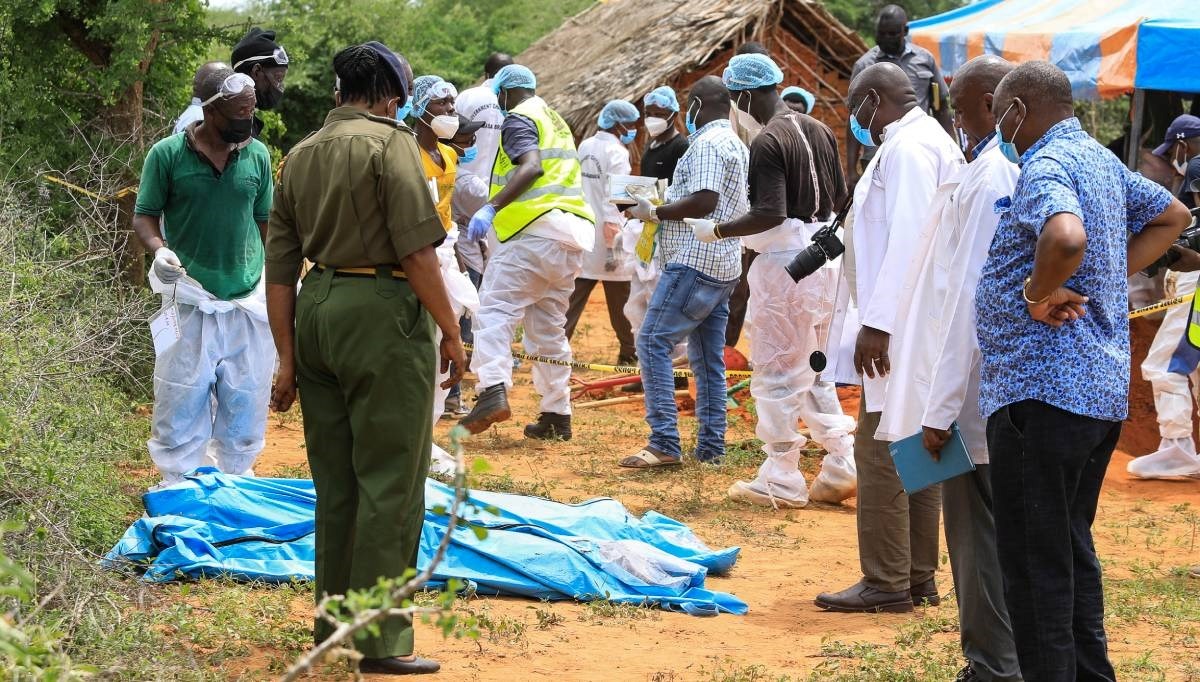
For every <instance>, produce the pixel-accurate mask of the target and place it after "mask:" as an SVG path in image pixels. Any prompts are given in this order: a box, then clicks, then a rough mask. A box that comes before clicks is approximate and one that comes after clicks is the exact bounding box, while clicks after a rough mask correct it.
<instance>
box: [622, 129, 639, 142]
mask: <svg viewBox="0 0 1200 682" xmlns="http://www.w3.org/2000/svg"><path fill="white" fill-rule="evenodd" d="M635 137H637V131H636V130H626V131H625V132H623V133H621V138H620V139H621V144H633V138H635Z"/></svg>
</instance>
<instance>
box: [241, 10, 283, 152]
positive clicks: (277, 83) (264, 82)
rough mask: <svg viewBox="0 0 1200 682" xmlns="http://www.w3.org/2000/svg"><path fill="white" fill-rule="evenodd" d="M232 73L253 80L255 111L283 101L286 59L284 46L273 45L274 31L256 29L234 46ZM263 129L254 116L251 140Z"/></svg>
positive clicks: (277, 104) (259, 121)
mask: <svg viewBox="0 0 1200 682" xmlns="http://www.w3.org/2000/svg"><path fill="white" fill-rule="evenodd" d="M229 59H230V62H231V63H232V64H233V70H234V71H237V72H238V73H244V74H246V75H247V76H250V77H251V78H253V79H254V95H255V98H256V100H257V102H258V104H257V108H259V109H266V110H271V109H274V108H275V107H277V106H279V100H281V99H283V88H284V85H283V81H284V79H286V78H287V72H288V56H287V52H285V51H284V49H283V46H281V45H280V44H279V43H277V42H275V32H274V31H264V30H262V29H261V28H259V27H257V26H255V27H254V28H252V29H250V30H249V31H247V32H246V35H245V36H244V37H243V38H242V39H241V40H240V41H238V44H237V45H234V46H233V54H232V55H231V56H230V58H229ZM262 129H263V122H262V119H260V118H258V117H257V116H255V117H254V137H255V138H257V137H258V136H259V135H260V134H261V133H262Z"/></svg>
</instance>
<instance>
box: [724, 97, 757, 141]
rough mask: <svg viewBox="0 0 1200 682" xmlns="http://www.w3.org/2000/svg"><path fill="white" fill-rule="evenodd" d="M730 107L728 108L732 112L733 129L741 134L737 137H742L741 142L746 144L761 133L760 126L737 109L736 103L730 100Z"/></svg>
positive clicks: (752, 118) (748, 115)
mask: <svg viewBox="0 0 1200 682" xmlns="http://www.w3.org/2000/svg"><path fill="white" fill-rule="evenodd" d="M730 105H731V106H730V108H731V109H732V110H733V127H734V128H735V129H738V130H740V131H741V133H742V134H739V135H738V136H739V137H742V139H743V141H746V142H749V141H750V140H753V139H754V138H755V137H757V136H758V134H759V132H761V131H762V124H761V123H759V122H758V121H757V120H755V118H754V117H753V116H751V115H750V114H748V113H746V112H744V111H742V110H741V109H739V108H738V106H737V102H734V101H732V100H731V101H730ZM743 135H744V136H743Z"/></svg>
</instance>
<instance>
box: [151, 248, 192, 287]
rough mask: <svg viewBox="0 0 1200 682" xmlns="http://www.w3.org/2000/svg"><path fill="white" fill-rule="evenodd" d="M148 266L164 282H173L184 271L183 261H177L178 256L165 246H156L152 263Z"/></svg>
mask: <svg viewBox="0 0 1200 682" xmlns="http://www.w3.org/2000/svg"><path fill="white" fill-rule="evenodd" d="M150 267H151V268H152V269H153V270H154V274H155V275H157V276H158V278H159V279H160V280H161V281H162V282H163V283H164V284H170V283H171V282H174V281H175V280H177V279H179V278H180V277H182V276H183V275H184V274H185V272H186V271H185V270H184V269H183V263H180V262H179V256H176V255H175V252H174V251H172V250H170V249H168V248H167V247H165V246H160V247H158V250H157V251H155V252H154V263H153V264H152V265H151V266H150Z"/></svg>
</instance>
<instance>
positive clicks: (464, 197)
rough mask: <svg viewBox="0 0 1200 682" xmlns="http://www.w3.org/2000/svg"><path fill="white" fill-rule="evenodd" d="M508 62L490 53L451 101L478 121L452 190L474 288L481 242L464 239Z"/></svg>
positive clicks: (484, 187)
mask: <svg viewBox="0 0 1200 682" xmlns="http://www.w3.org/2000/svg"><path fill="white" fill-rule="evenodd" d="M512 63H513V60H512V57H510V56H508V55H506V54H504V53H503V52H495V53H493V54H491V55H490V56H489V57H488V58H487V61H486V62H484V64H483V75H484V81H483V83H481V84H479V85H477V86H475V87H473V88H467V89H466V90H463V91H462V92H460V93H459V94H458V97H457V98H456V99H455V100H454V107H455V109H456V110H457V111H458V113H459V115H460V116H463V117H465V118H466V119H467V120H469V121H475V122H479V123H481V124H482V127H481V128H480V129H479V132H478V133H477V134H476V135H475V153H474V154H473V157H472V158H471V159H469V160H468V159H462V160H460V163H459V166H458V178H457V180H456V185H457V186H456V187H455V190H454V196H455V199H454V201H455V203H456V204H457V205H458V206H459V208H458V209H456V210H455V214H454V220H455V222H457V223H458V225H459V227H461V228H462V231H461V234H460V235H459V239H458V244H457V245H456V248H457V249H458V253H459V255H461V256H462V259H463V263H464V264H465V265H466V266H467V273H468V274H469V275H470V276H471V280H472V281H473V282H475V286H476V287H478V286H479V285H480V283H481V282H482V281H483V266H484V262H485V254H484V248H483V245H484V241H483V240H479V239H471V240H469V239H467V238H466V233H467V223H468V222H469V221H470V220H471V216H473V215H475V211H478V210H479V209H480V208H481V207H482V206H483V205H484V204H486V203H487V200H488V190H489V189H490V188H491V183H492V164H494V163H495V162H496V150H497V149H499V148H500V124H501V123H502V122H503V121H504V114H503V113H502V112H501V111H500V106H499V105H497V104H496V93H495V92H494V91H493V90H492V79H493V78H495V77H496V74H497V73H499V71H500V69H503V68H504V67H506V66H508V65H509V64H512ZM463 338H464V339H465V338H466V336H465V335H464V337H463ZM459 416H462V415H459Z"/></svg>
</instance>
